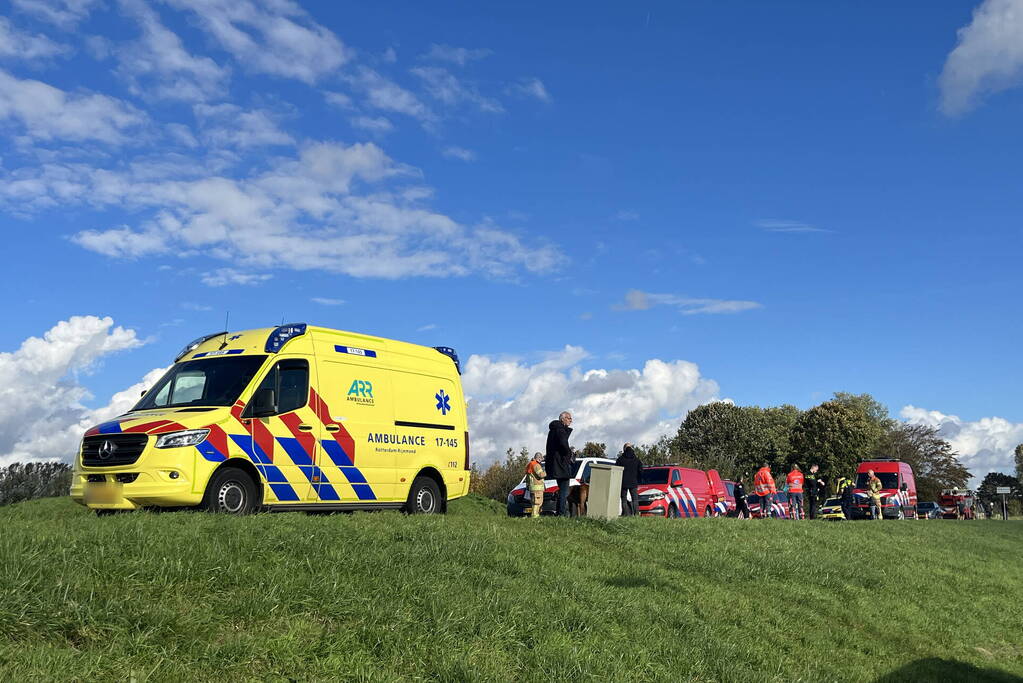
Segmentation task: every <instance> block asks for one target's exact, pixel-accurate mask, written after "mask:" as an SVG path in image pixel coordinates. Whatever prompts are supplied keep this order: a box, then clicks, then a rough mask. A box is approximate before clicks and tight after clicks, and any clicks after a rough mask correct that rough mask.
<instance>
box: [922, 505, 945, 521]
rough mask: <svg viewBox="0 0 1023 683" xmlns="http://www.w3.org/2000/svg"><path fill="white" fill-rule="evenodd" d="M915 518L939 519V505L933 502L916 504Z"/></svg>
mask: <svg viewBox="0 0 1023 683" xmlns="http://www.w3.org/2000/svg"><path fill="white" fill-rule="evenodd" d="M916 517H917V519H941V506H940V505H938V504H937V503H933V502H925V503H917V504H916Z"/></svg>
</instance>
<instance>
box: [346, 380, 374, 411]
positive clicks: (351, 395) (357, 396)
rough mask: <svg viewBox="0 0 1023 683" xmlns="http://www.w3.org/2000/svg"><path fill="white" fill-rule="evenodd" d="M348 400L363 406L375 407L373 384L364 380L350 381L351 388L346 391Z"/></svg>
mask: <svg viewBox="0 0 1023 683" xmlns="http://www.w3.org/2000/svg"><path fill="white" fill-rule="evenodd" d="M348 400H349V401H351V402H352V403H358V404H359V405H363V406H371V405H375V403H376V401H375V400H374V399H373V383H372V382H367V381H366V380H364V379H356V380H352V386H351V387H349V389H348Z"/></svg>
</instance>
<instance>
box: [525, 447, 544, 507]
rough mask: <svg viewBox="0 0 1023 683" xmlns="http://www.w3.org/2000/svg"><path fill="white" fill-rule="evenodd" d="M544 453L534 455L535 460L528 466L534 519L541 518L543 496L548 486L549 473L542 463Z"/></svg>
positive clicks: (527, 471) (528, 481)
mask: <svg viewBox="0 0 1023 683" xmlns="http://www.w3.org/2000/svg"><path fill="white" fill-rule="evenodd" d="M542 457H543V454H542V453H536V454H534V455H533V459H532V460H530V461H529V464H528V465H526V484H527V488H528V489H529V498H530V500H531V501H532V503H533V509H532V515H531V516H532V517H539V516H540V509H541V508H542V507H543V494H544V489H545V488H546V486H547V484H546V482H545V480H546V479H547V472H545V471H544V469H543V464H542V463H541V458H542Z"/></svg>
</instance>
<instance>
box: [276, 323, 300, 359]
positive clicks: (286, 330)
mask: <svg viewBox="0 0 1023 683" xmlns="http://www.w3.org/2000/svg"><path fill="white" fill-rule="evenodd" d="M306 327H308V325H306V324H305V323H291V324H290V325H281V326H280V327H278V328H275V329H274V331H273V332H271V333H270V336H269V337H267V338H266V348H265V350H266V352H267V353H277V352H278V351H280V350H281V347H282V346H284V345H285V344H287V343H288V341H289V340H290V339H292V338H294V337H301V336H302V335H303V334H305V330H306Z"/></svg>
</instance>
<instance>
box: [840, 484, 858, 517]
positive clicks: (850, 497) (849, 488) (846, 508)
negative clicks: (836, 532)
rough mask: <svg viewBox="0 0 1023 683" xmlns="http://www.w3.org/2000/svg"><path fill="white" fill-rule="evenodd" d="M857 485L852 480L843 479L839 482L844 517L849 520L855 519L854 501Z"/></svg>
mask: <svg viewBox="0 0 1023 683" xmlns="http://www.w3.org/2000/svg"><path fill="white" fill-rule="evenodd" d="M855 488H856V485H855V484H854V483H853V480H852V479H849V478H848V477H842V478H841V479H839V480H838V492H839V493H840V494H841V495H842V516H843V517H845V518H846V519H848V520H851V519H852V518H853V501H855V499H856V497H855V494H854V490H855Z"/></svg>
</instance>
